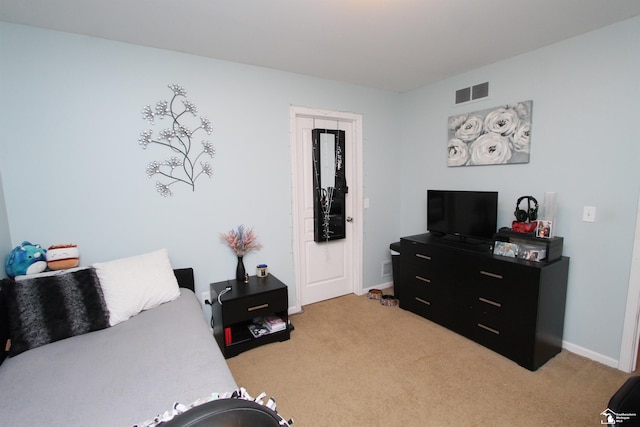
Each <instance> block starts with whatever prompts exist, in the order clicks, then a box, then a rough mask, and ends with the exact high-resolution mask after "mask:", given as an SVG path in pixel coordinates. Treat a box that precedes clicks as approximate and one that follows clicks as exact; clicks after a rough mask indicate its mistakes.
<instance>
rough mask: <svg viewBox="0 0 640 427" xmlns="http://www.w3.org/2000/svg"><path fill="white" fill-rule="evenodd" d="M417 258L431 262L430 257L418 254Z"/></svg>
mask: <svg viewBox="0 0 640 427" xmlns="http://www.w3.org/2000/svg"><path fill="white" fill-rule="evenodd" d="M416 256H417V257H418V258H422V259H426V260H431V257H430V256H429V255H422V254H416Z"/></svg>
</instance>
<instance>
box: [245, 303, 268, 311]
mask: <svg viewBox="0 0 640 427" xmlns="http://www.w3.org/2000/svg"><path fill="white" fill-rule="evenodd" d="M267 307H269V304H261V305H256V306H253V307H249V308H247V311H256V310H261V309H263V308H267Z"/></svg>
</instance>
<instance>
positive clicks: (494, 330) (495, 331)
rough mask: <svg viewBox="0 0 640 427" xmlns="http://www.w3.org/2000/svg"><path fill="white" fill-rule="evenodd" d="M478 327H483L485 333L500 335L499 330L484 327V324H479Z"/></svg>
mask: <svg viewBox="0 0 640 427" xmlns="http://www.w3.org/2000/svg"><path fill="white" fill-rule="evenodd" d="M478 326H479V327H481V328H482V329H484V330H485V331H489V332H491V333H494V334H496V335H500V331H498V330H497V329H493V328H490V327H488V326H487V325H483V324H482V323H478Z"/></svg>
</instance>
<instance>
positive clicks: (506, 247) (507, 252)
mask: <svg viewBox="0 0 640 427" xmlns="http://www.w3.org/2000/svg"><path fill="white" fill-rule="evenodd" d="M493 254H494V255H500V256H506V257H509V258H515V257H516V255H518V245H517V244H516V243H511V242H499V241H496V242H495V244H494V246H493Z"/></svg>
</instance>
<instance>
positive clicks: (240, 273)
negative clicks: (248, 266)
mask: <svg viewBox="0 0 640 427" xmlns="http://www.w3.org/2000/svg"><path fill="white" fill-rule="evenodd" d="M246 274H247V272H246V270H245V269H244V263H243V262H242V257H241V256H238V266H237V267H236V280H239V281H241V282H244V279H245V276H246Z"/></svg>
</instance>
